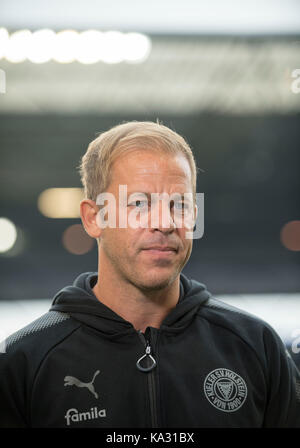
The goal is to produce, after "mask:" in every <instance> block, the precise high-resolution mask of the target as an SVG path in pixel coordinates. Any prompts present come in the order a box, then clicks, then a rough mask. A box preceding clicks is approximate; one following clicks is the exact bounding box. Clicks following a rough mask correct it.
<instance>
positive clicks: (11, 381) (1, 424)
mask: <svg viewBox="0 0 300 448" xmlns="http://www.w3.org/2000/svg"><path fill="white" fill-rule="evenodd" d="M26 395H27V393H26V359H25V355H24V354H23V353H22V352H13V353H10V352H9V351H8V352H2V353H0V428H26V427H28V425H27V423H26Z"/></svg>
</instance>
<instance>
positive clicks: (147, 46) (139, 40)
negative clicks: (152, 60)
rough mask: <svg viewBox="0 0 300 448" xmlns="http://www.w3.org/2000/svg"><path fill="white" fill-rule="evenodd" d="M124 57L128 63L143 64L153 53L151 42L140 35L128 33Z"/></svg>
mask: <svg viewBox="0 0 300 448" xmlns="http://www.w3.org/2000/svg"><path fill="white" fill-rule="evenodd" d="M124 38H125V45H124V54H123V57H124V59H125V61H127V62H143V61H145V60H146V59H147V58H148V56H149V54H150V51H151V40H150V39H149V37H147V36H145V35H144V34H140V33H127V34H126V35H125V37H124Z"/></svg>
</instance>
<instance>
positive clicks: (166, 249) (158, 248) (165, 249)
mask: <svg viewBox="0 0 300 448" xmlns="http://www.w3.org/2000/svg"><path fill="white" fill-rule="evenodd" d="M143 250H156V251H161V252H170V251H173V252H177V249H175V247H171V246H150V247H145V248H144V249H143Z"/></svg>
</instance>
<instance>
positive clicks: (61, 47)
mask: <svg viewBox="0 0 300 448" xmlns="http://www.w3.org/2000/svg"><path fill="white" fill-rule="evenodd" d="M78 42H79V34H78V33H77V32H76V31H73V30H66V31H60V32H59V33H57V34H56V36H55V40H54V46H53V59H54V61H57V62H61V63H63V64H67V63H69V62H73V61H74V60H75V56H76V48H77V46H78Z"/></svg>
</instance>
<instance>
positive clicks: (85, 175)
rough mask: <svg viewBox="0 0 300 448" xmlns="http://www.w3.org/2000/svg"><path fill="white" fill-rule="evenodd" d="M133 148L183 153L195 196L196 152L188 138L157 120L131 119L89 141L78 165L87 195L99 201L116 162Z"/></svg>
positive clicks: (88, 197) (86, 196)
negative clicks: (187, 140)
mask: <svg viewBox="0 0 300 448" xmlns="http://www.w3.org/2000/svg"><path fill="white" fill-rule="evenodd" d="M130 149H140V150H156V151H160V152H167V153H171V154H174V155H176V154H183V155H184V156H185V157H186V159H187V160H188V162H189V165H190V169H191V174H192V189H193V194H194V197H195V195H196V182H197V168H196V164H195V159H194V155H193V152H192V150H191V148H190V146H189V145H188V143H187V142H186V141H185V139H184V138H183V137H182V136H180V135H179V134H177V132H175V131H173V130H171V129H170V128H168V127H167V126H164V125H163V124H160V123H158V122H156V123H155V122H152V121H129V122H126V123H122V124H119V125H117V126H114V127H113V128H111V129H109V130H108V131H106V132H103V133H101V134H100V135H99V136H98V137H97V138H96V139H95V140H93V141H92V142H91V143H90V144H89V146H88V148H87V151H86V153H85V154H84V156H83V157H82V159H81V161H80V165H79V166H78V169H79V172H80V177H81V182H82V185H83V187H84V196H85V198H86V199H91V200H93V201H94V202H96V200H97V196H98V195H99V194H100V193H103V192H105V191H106V189H107V188H108V186H109V183H110V180H111V172H112V169H111V168H112V164H113V162H114V161H115V159H116V158H117V157H118V156H120V155H121V154H124V153H125V152H126V151H129V150H130Z"/></svg>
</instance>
